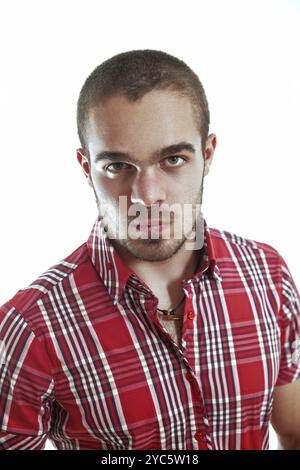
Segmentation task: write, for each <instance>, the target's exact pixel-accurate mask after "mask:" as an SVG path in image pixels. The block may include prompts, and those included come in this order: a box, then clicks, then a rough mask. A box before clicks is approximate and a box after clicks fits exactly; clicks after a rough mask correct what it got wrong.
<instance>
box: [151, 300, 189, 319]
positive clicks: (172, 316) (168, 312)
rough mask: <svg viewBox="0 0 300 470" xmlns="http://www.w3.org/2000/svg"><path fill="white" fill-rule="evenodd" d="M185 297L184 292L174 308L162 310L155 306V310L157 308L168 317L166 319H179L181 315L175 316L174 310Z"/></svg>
mask: <svg viewBox="0 0 300 470" xmlns="http://www.w3.org/2000/svg"><path fill="white" fill-rule="evenodd" d="M184 299H185V294H184V296H183V297H182V299H181V301H180V302H179V304H178V305H176V307H174V308H169V309H167V310H164V309H162V308H158V307H156V309H157V310H159V311H160V312H162V314H163V315H164V316H165V317H167V318H168V320H180V319H181V316H180V317H176V316H175V312H176V310H177V309H178V308H179V307H180V305H181V304H182V302H183V301H184Z"/></svg>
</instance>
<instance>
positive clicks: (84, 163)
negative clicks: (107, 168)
mask: <svg viewBox="0 0 300 470" xmlns="http://www.w3.org/2000/svg"><path fill="white" fill-rule="evenodd" d="M76 156H77V160H78V162H79V164H80V166H81V168H82V170H83V173H84V174H85V176H86V178H87V180H88V184H89V185H90V186H92V187H93V184H92V180H91V171H90V162H89V159H88V157H87V156H86V155H85V153H84V150H83V149H82V148H79V149H77V150H76Z"/></svg>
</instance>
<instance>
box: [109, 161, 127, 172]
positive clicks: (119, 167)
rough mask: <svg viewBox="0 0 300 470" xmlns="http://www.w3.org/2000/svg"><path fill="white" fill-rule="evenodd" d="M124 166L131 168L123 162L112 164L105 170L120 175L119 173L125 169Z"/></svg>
mask: <svg viewBox="0 0 300 470" xmlns="http://www.w3.org/2000/svg"><path fill="white" fill-rule="evenodd" d="M124 165H125V167H128V166H129V165H128V164H127V163H123V162H116V163H111V164H110V165H108V166H107V167H106V168H105V170H106V171H109V172H111V173H118V172H119V171H121V170H123V169H124Z"/></svg>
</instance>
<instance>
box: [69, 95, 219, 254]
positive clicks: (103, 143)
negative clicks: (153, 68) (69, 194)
mask: <svg viewBox="0 0 300 470" xmlns="http://www.w3.org/2000/svg"><path fill="white" fill-rule="evenodd" d="M87 141H88V142H87V145H88V150H89V155H90V162H88V160H87V158H86V156H84V155H83V154H82V152H80V151H78V154H77V158H78V160H79V162H80V164H81V165H82V167H83V169H84V172H85V174H86V176H87V177H88V181H89V184H90V185H91V186H92V187H93V190H94V193H95V197H96V201H97V205H98V210H99V214H100V215H102V216H103V215H104V220H105V225H106V227H107V230H108V231H107V233H108V236H109V238H111V239H112V243H113V244H114V246H115V247H116V248H119V249H120V250H123V251H124V250H125V251H126V253H127V254H129V255H131V256H134V257H135V258H138V259H143V260H148V261H163V260H166V259H168V258H170V257H171V256H173V255H174V254H175V253H177V252H178V250H180V249H183V248H184V244H185V242H186V240H187V239H188V238H189V237H190V235H191V233H193V227H194V224H195V220H196V217H197V214H199V207H200V206H199V205H200V204H201V203H202V191H203V176H205V175H206V174H207V173H208V168H209V164H210V163H211V160H212V156H213V151H214V147H215V145H216V141H215V136H214V135H211V136H209V139H208V143H207V148H206V149H204V152H203V153H204V156H205V160H204V158H203V153H202V148H201V136H200V134H199V130H198V129H197V126H196V122H195V118H194V115H193V110H192V106H191V104H190V100H189V99H188V98H187V97H185V96H182V95H179V94H178V93H176V92H174V91H173V92H172V91H165V90H163V91H157V90H155V91H151V92H149V93H147V94H145V95H144V96H143V98H142V99H141V100H138V101H135V102H133V101H129V100H128V99H127V98H126V97H125V96H120V95H118V96H114V97H112V98H110V99H109V100H107V101H106V102H105V103H102V104H99V105H98V106H97V107H95V108H92V109H91V111H90V116H89V122H88V126H87ZM204 161H205V162H206V164H205V165H204ZM120 196H122V198H121V199H120ZM121 200H122V203H121ZM196 205H198V206H197V207H196ZM170 208H172V209H170ZM132 209H133V210H132ZM139 209H140V211H139ZM155 210H156V212H155ZM137 211H139V212H137ZM151 211H152V212H151ZM145 214H146V219H145ZM162 214H163V215H162ZM147 216H148V217H149V219H148V218H147ZM158 221H160V222H162V221H166V222H167V223H166V224H165V225H161V226H160V227H157V226H155V222H158ZM151 222H152V227H150V228H149V227H148V223H151ZM143 224H144V225H145V226H144V225H143ZM132 230H133V232H132ZM132 233H134V235H132ZM124 234H125V236H124ZM138 234H139V235H138Z"/></svg>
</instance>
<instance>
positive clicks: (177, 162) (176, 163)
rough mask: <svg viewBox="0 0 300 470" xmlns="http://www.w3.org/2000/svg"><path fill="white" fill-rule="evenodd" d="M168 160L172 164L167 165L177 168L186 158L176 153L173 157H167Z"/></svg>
mask: <svg viewBox="0 0 300 470" xmlns="http://www.w3.org/2000/svg"><path fill="white" fill-rule="evenodd" d="M166 161H168V162H169V163H170V164H169V165H167V166H168V167H170V168H176V167H179V166H181V165H182V164H183V163H184V162H185V158H183V157H180V156H178V155H174V156H172V157H167V158H165V160H164V162H166Z"/></svg>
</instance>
